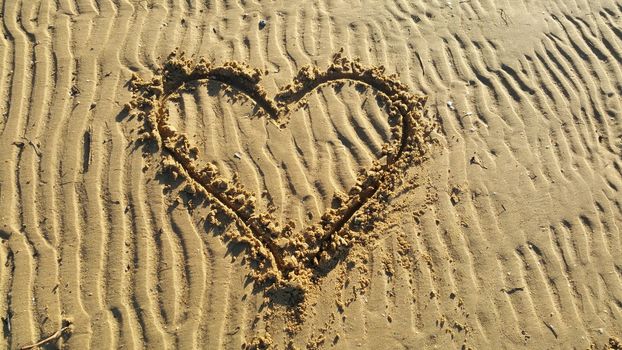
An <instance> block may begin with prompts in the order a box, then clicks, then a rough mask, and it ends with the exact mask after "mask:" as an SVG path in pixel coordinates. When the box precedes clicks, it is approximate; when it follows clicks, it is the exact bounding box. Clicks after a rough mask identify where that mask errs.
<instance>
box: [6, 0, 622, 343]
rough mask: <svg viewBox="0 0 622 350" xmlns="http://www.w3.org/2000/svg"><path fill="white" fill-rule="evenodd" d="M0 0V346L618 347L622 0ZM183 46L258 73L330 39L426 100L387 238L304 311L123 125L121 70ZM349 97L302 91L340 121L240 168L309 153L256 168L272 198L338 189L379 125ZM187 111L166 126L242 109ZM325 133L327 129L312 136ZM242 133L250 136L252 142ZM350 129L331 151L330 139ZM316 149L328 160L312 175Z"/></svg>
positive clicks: (315, 53)
mask: <svg viewBox="0 0 622 350" xmlns="http://www.w3.org/2000/svg"><path fill="white" fill-rule="evenodd" d="M1 13H2V16H1V20H2V26H0V31H1V33H2V35H0V48H1V49H0V165H1V166H0V238H2V241H3V244H2V245H1V246H0V317H1V321H2V325H3V337H0V347H3V348H20V347H22V346H26V345H28V344H33V343H36V342H37V341H39V340H41V339H44V338H46V337H48V336H50V335H53V334H54V333H55V332H57V331H59V330H60V329H62V328H63V327H64V326H65V325H66V324H67V323H70V324H71V326H70V328H69V329H68V330H67V331H64V332H62V334H60V335H59V337H56V338H54V339H53V340H52V341H51V343H54V344H56V345H59V346H60V344H61V343H62V345H63V346H65V347H67V348H70V349H84V348H89V347H91V348H106V349H107V348H153V349H160V348H175V347H179V348H207V349H217V348H228V349H229V348H230V349H240V348H241V347H242V346H243V344H251V343H252V344H256V345H261V344H266V343H271V344H272V346H273V347H276V348H286V346H287V344H288V343H289V342H291V343H292V344H294V345H296V346H298V347H301V348H304V347H317V348H358V347H361V348H409V349H417V348H432V347H438V348H462V347H463V346H464V348H477V349H480V348H498V347H502V348H508V349H510V348H538V349H539V348H590V347H592V346H593V347H595V348H599V349H600V348H604V347H606V346H610V347H612V348H615V346H616V340H615V337H618V338H619V337H620V334H622V321H621V319H622V254H621V253H620V251H621V248H622V243H621V237H620V227H621V226H622V195H621V193H620V192H621V191H622V159H621V154H622V123H621V120H622V106H621V104H622V102H621V99H620V98H621V97H622V66H621V64H620V63H621V61H622V17H621V16H622V2H620V1H615V0H598V1H587V0H571V1H561V0H553V1H533V0H529V1H528V0H520V1H498V2H495V1H488V0H467V1H456V0H454V1H451V2H446V1H420V0H414V1H402V0H397V1H382V2H380V1H341V0H331V1H300V2H289V1H276V2H267V3H265V4H263V3H261V4H260V3H259V2H249V1H239V2H236V1H194V0H187V1H186V0H170V1H166V0H143V1H135V0H60V1H37V0H25V1H20V0H4V1H2V3H1ZM260 19H265V20H266V26H265V27H264V28H263V29H262V28H260V26H259V25H258V22H259V20H260ZM177 47H179V48H180V49H183V51H185V52H186V54H187V55H194V56H196V57H199V56H202V57H206V58H208V59H210V60H211V61H213V62H215V63H222V62H225V61H230V60H236V61H241V62H246V63H248V64H249V65H251V66H252V67H254V68H259V69H263V70H267V71H268V72H269V75H268V76H267V77H266V78H265V80H266V87H267V90H268V92H269V93H271V94H273V93H275V92H276V89H277V87H279V86H283V85H285V84H287V83H288V82H289V81H291V79H292V77H293V76H294V75H295V74H296V72H297V71H298V70H299V69H300V68H301V67H303V66H305V65H309V64H314V65H317V66H319V67H324V66H327V65H328V64H329V62H330V60H331V58H332V55H333V54H334V53H335V52H337V51H339V49H341V48H343V49H344V54H345V55H346V56H347V57H358V58H360V59H361V61H362V63H363V64H366V65H374V66H376V65H384V66H385V67H386V69H387V72H388V73H397V74H398V77H399V80H400V81H401V82H402V83H404V84H406V85H408V86H409V87H410V89H411V91H412V92H414V93H421V94H425V95H428V96H429V100H428V103H427V108H428V111H429V113H431V115H433V116H435V117H437V118H438V120H439V121H440V124H441V127H442V130H443V136H441V137H440V139H441V142H440V145H439V146H438V147H436V148H435V149H434V150H433V152H432V154H431V156H430V159H429V160H428V161H427V162H425V163H424V164H422V165H421V166H420V167H415V168H412V169H411V170H410V171H409V172H407V173H406V174H404V176H405V177H406V178H408V179H413V181H414V182H416V183H417V186H415V187H414V188H412V189H409V190H406V189H405V190H404V191H398V193H396V195H395V196H394V197H393V199H392V202H391V203H392V205H391V207H390V208H392V209H391V210H390V212H389V213H388V214H387V217H386V221H387V223H389V224H387V226H386V227H384V228H383V231H382V239H379V240H377V241H375V242H374V243H373V244H371V245H370V246H367V247H364V248H361V249H360V250H359V251H358V252H357V253H356V254H352V261H351V264H348V263H342V264H340V265H338V266H337V267H335V268H334V270H333V271H331V273H330V274H329V275H328V276H326V278H325V279H323V280H322V281H321V283H320V285H319V286H318V288H320V290H321V294H320V297H318V298H316V299H315V305H312V306H311V307H309V308H308V309H307V313H306V315H305V319H304V320H303V323H302V325H301V327H300V328H296V325H295V322H292V321H291V320H288V319H286V313H287V312H286V311H283V307H279V306H278V305H277V306H273V307H269V308H267V307H264V306H262V305H264V302H265V301H266V300H265V299H264V295H263V294H262V293H261V291H259V292H257V291H256V292H253V285H252V283H249V281H248V279H247V276H248V274H249V273H251V269H250V268H248V267H247V266H245V265H242V264H241V260H242V259H241V258H242V253H241V252H239V251H235V250H232V248H231V247H230V246H227V245H226V244H224V243H223V240H222V239H221V236H222V232H221V231H219V230H217V229H215V228H212V227H211V226H209V225H206V224H205V223H204V221H203V219H204V218H205V216H206V213H205V211H204V210H202V209H201V208H196V209H191V208H189V206H188V205H187V203H185V202H184V200H183V198H184V196H183V194H180V193H178V192H175V191H173V192H172V193H168V192H167V193H164V194H163V184H162V182H161V181H159V180H158V166H157V164H156V163H155V162H150V161H149V160H148V159H146V158H144V157H143V152H142V151H141V150H140V149H139V148H138V147H137V146H136V145H135V141H136V140H137V139H138V138H139V133H138V129H139V128H140V127H141V125H142V124H141V123H140V122H139V121H138V120H136V118H131V117H130V116H129V115H127V113H125V112H124V105H125V104H126V103H127V102H128V101H130V99H131V93H130V91H129V89H128V82H129V81H130V79H131V76H132V74H133V73H136V74H138V75H139V76H141V77H144V78H150V77H151V76H152V75H153V72H155V71H156V70H157V69H158V67H159V66H160V65H161V64H162V62H163V61H164V60H165V58H166V57H167V56H168V55H169V54H170V53H171V52H172V51H174V50H175V48H177ZM346 93H348V91H345V92H344V94H346ZM350 98H352V97H350V96H341V95H339V94H335V93H334V92H332V91H330V90H326V91H324V90H322V91H320V92H318V93H317V96H316V97H314V99H316V101H314V103H315V104H314V105H315V107H313V106H312V107H311V108H317V110H318V113H329V112H330V113H331V115H332V112H333V111H335V112H337V111H339V110H341V111H342V112H340V114H339V116H338V118H336V119H334V120H337V121H339V123H341V124H340V125H326V124H321V123H319V122H318V123H315V119H312V118H311V117H309V118H308V119H305V123H306V124H305V125H304V126H303V125H300V126H299V127H298V126H296V127H295V128H293V129H292V130H295V131H294V132H300V133H302V132H307V133H309V132H314V131H315V130H317V135H316V134H315V133H314V134H312V135H313V137H311V136H308V135H306V136H305V135H301V136H304V137H307V138H309V139H310V140H313V142H309V141H307V144H306V145H301V146H300V148H301V149H302V151H301V152H298V151H297V149H296V148H291V147H290V146H287V147H283V148H282V149H279V150H278V151H274V152H275V153H272V154H271V153H267V154H263V157H264V159H265V164H264V165H262V164H259V165H251V164H248V165H247V166H248V167H249V168H248V171H247V174H249V175H248V176H251V177H252V178H253V179H252V180H251V181H255V182H259V184H258V185H257V186H262V184H261V182H260V180H259V179H265V177H264V175H257V174H256V173H258V172H259V170H258V169H262V168H264V167H272V168H273V169H275V168H279V169H278V170H279V171H278V173H280V174H284V173H285V172H284V171H283V167H282V164H281V163H280V162H281V161H283V159H285V162H288V161H289V162H291V164H301V163H302V164H304V155H305V154H306V155H310V156H311V157H312V158H314V157H317V159H316V160H315V162H316V165H315V167H314V166H313V165H312V163H309V164H311V165H310V166H308V167H304V168H302V169H301V168H300V165H298V169H296V168H287V169H288V170H289V169H291V171H292V172H293V173H294V174H298V175H295V176H292V177H289V178H288V177H285V176H281V177H280V179H273V180H272V181H275V182H278V184H276V183H275V184H272V185H268V184H267V183H266V185H265V186H266V187H267V190H268V192H269V193H271V195H272V196H273V197H275V198H279V199H278V200H277V201H278V203H277V204H278V206H280V207H281V210H283V212H282V213H279V215H281V217H282V218H287V217H295V218H298V217H300V216H301V214H300V211H299V209H295V208H300V204H299V202H296V200H295V199H292V201H294V202H296V206H291V207H290V206H288V203H289V199H290V194H288V193H286V191H292V192H293V190H292V189H296V188H298V187H297V186H302V187H306V186H307V184H308V183H309V179H310V178H322V179H323V180H324V181H326V184H325V185H324V186H326V187H330V190H327V191H328V192H327V193H329V192H330V191H336V190H338V189H341V188H342V187H346V185H345V184H341V182H342V181H351V178H350V180H348V179H349V176H351V175H350V173H351V172H352V171H353V170H352V169H353V168H354V167H355V166H354V161H356V162H358V161H364V158H365V157H368V156H369V155H371V154H375V152H376V149H375V148H374V146H372V145H373V144H374V142H371V143H370V142H369V141H370V140H377V141H379V140H380V139H381V138H382V135H383V134H382V133H381V132H378V135H377V136H366V135H361V133H362V132H364V130H382V126H380V125H374V126H373V127H370V126H367V128H364V127H362V124H356V123H354V122H352V120H351V119H350V118H348V119H346V118H345V117H344V115H352V116H353V115H358V116H361V112H360V111H356V112H355V111H345V110H344V109H345V108H346V107H344V105H342V104H341V102H340V101H343V100H345V99H348V100H349V99H350ZM357 104H358V103H353V104H351V105H357ZM195 106H198V104H197V105H195ZM189 108H193V107H189ZM210 108H220V107H219V105H217V104H211V103H210ZM321 111H324V112H321ZM366 111H367V110H366ZM220 113H221V114H220V115H225V116H226V115H227V113H230V112H227V111H220ZM185 114H187V115H190V114H192V113H191V110H189V112H188V113H185ZM217 115H219V114H214V116H213V117H214V118H215V117H216V116H217ZM313 118H320V119H321V118H324V117H323V116H322V115H321V114H316V113H314V117H313ZM340 118H343V119H340ZM180 120H181V114H180ZM202 120H203V119H202ZM202 120H199V119H192V118H188V119H184V121H183V123H186V124H184V128H185V129H186V130H191V129H197V130H198V129H201V130H202V131H201V132H214V133H217V132H219V130H222V128H231V129H230V131H231V132H232V133H235V132H238V131H240V132H241V130H244V128H245V126H244V125H239V126H236V125H227V124H221V125H220V126H219V128H221V129H219V128H215V129H211V128H203V126H202V125H201V123H203V121H202ZM205 120H209V119H205ZM323 120H327V119H323ZM348 120H349V122H348ZM348 123H351V124H348ZM361 123H363V122H361ZM340 131H341V132H343V135H344V136H343V137H342V138H339V137H335V135H334V134H333V135H327V134H326V133H333V132H334V133H338V132H340ZM254 132H257V131H256V130H254ZM260 132H263V133H267V132H268V131H261V130H260ZM222 135H225V134H222ZM198 137H199V138H201V136H200V135H199V136H198ZM322 137H326V138H327V139H326V140H328V138H330V140H332V141H331V142H334V143H335V142H336V140H338V141H339V143H338V144H336V145H332V146H333V147H334V148H333V150H327V149H322V148H321V146H319V147H318V145H319V144H321V142H322ZM223 138H224V136H220V139H214V141H210V142H211V143H206V145H205V147H206V148H208V147H209V149H212V150H214V152H215V153H214V154H220V155H222V157H223V158H220V159H221V160H220V161H221V163H222V164H219V166H221V168H222V169H227V167H232V168H233V167H234V166H233V165H232V164H237V163H232V162H236V160H235V159H237V158H235V157H233V158H231V157H232V151H233V152H238V151H239V150H240V148H243V147H242V146H239V145H237V144H235V141H233V142H234V147H232V148H231V144H230V143H223V142H222V139H223ZM206 139H207V136H206ZM218 140H221V141H218ZM326 140H325V141H326ZM225 141H226V140H225ZM257 142H258V144H257V145H255V146H253V145H252V144H250V145H249V146H248V152H249V153H250V152H260V151H261V150H265V149H268V146H267V143H266V142H264V141H257ZM309 143H313V145H311V144H309ZM348 144H349V145H350V147H346V148H348V149H350V150H352V152H346V153H344V154H345V155H346V159H347V160H344V161H343V162H342V161H339V160H335V158H331V153H330V152H334V149H335V148H337V147H345V146H347V145H348ZM312 146H316V147H312ZM304 147H306V149H305V148H304ZM311 148H314V150H313V151H311ZM277 152H281V154H277ZM312 152H316V155H313V153H312ZM322 152H324V153H322ZM357 152H358V153H357ZM301 154H303V155H302V156H301ZM357 154H358V155H359V156H360V157H361V159H360V160H359V159H358V158H356V157H357ZM244 156H245V155H244ZM322 157H324V158H322ZM225 158H226V159H228V160H225ZM232 159H233V160H232ZM243 159H244V157H243ZM325 163H326V164H338V165H340V166H343V167H344V168H343V169H342V170H340V171H336V170H335V171H334V172H330V173H329V174H328V175H327V176H326V177H322V176H321V172H322V171H324V168H323V167H324V164H325ZM224 171H227V170H224ZM274 171H275V172H276V170H274ZM307 173H308V174H310V175H308V176H310V177H309V178H304V179H303V178H301V176H302V175H303V174H307ZM270 186H271V187H270ZM313 191H316V190H315V189H314V190H313ZM318 191H319V190H318ZM297 193H298V192H297ZM329 197H330V195H329V194H326V196H325V197H321V198H329ZM180 198H181V199H180ZM319 198H320V197H318V200H317V204H316V203H312V204H310V210H311V211H314V210H315V206H317V207H318V208H319V209H321V208H322V206H323V205H325V204H320V202H322V200H323V199H322V200H320V199H319ZM430 203H431V204H430ZM275 205H276V204H275ZM283 208H285V209H283ZM288 208H292V209H291V211H292V212H289V213H288V212H287V210H290V209H288ZM319 209H318V211H319ZM299 220H304V217H302V218H300V219H299ZM617 346H618V347H619V344H618V345H617Z"/></svg>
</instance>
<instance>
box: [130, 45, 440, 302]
mask: <svg viewBox="0 0 622 350" xmlns="http://www.w3.org/2000/svg"><path fill="white" fill-rule="evenodd" d="M261 75H262V74H261V72H260V71H258V70H252V69H250V68H249V67H247V66H245V65H242V64H239V63H236V62H228V63H225V64H223V65H221V66H214V65H211V64H209V63H207V62H206V61H205V60H200V61H199V62H198V63H194V62H193V61H191V60H189V59H186V58H184V56H183V54H181V55H178V54H175V53H173V54H171V56H170V57H169V59H168V61H167V62H166V63H165V64H164V66H163V68H162V69H161V71H159V72H158V74H157V75H156V76H155V77H154V78H153V79H152V80H150V81H143V80H141V79H140V78H138V77H134V78H133V79H132V82H131V89H132V91H133V92H134V98H133V100H132V101H131V103H130V105H129V108H130V109H132V110H134V111H135V112H136V113H137V114H138V115H140V116H142V117H143V118H144V120H145V132H146V133H147V135H148V136H149V137H150V138H152V139H154V140H155V141H156V142H157V143H158V145H159V146H160V149H161V150H162V151H163V154H166V155H167V156H168V158H167V161H166V162H164V163H165V165H166V166H167V168H170V169H172V170H173V171H174V172H175V173H177V174H180V175H182V176H183V177H184V178H185V179H186V180H187V181H188V184H189V187H190V188H192V190H193V191H194V192H197V193H201V194H203V195H204V196H205V198H206V199H207V200H208V201H209V202H210V203H211V204H214V207H215V208H216V209H219V210H220V212H221V213H224V214H225V215H226V216H227V217H229V218H231V219H233V220H234V221H235V222H236V223H237V224H238V226H239V228H240V230H229V231H234V232H232V233H229V238H231V239H233V240H234V241H236V242H245V243H247V244H248V246H249V248H250V249H249V252H250V257H251V258H252V260H253V262H254V264H253V266H254V267H255V268H256V269H255V271H256V273H254V277H255V278H256V279H257V280H258V281H259V282H262V283H264V282H265V283H269V284H270V285H277V286H279V285H280V286H288V287H295V288H296V289H298V290H302V291H304V290H305V289H306V287H307V286H308V285H310V284H312V283H311V282H312V281H313V280H314V279H315V278H317V277H318V276H321V275H322V274H323V273H324V272H325V271H326V270H327V269H329V268H330V266H334V263H335V261H336V260H338V258H339V257H342V256H343V255H344V254H343V253H344V252H347V251H348V249H349V248H351V247H352V246H353V245H354V244H356V243H357V242H363V241H365V240H366V239H367V237H369V235H370V231H372V229H373V226H374V223H375V222H377V221H379V220H381V219H382V209H383V206H384V205H386V203H387V199H388V198H389V197H390V195H391V193H392V190H393V188H394V187H395V186H396V185H397V184H399V182H400V179H401V176H400V175H401V174H403V171H404V170H405V169H406V168H407V167H408V166H410V165H412V164H413V163H417V162H420V161H422V160H423V159H424V157H425V153H426V150H427V148H428V146H429V144H430V142H431V141H430V140H431V132H432V131H433V130H434V128H435V124H434V122H433V121H431V120H429V119H426V118H424V116H423V113H422V111H423V106H424V104H425V101H426V98H425V97H422V96H417V95H415V94H413V93H411V92H409V90H408V88H407V87H406V86H405V85H403V84H401V83H400V82H399V81H397V78H396V76H386V75H385V74H384V69H383V68H382V67H372V68H369V67H365V66H363V65H361V64H360V63H359V62H358V61H351V60H348V59H347V58H344V57H343V56H342V55H341V54H340V53H339V54H337V55H335V57H334V59H333V62H332V64H331V65H330V66H329V67H328V68H327V69H326V70H324V71H321V70H319V69H318V68H312V67H305V68H302V69H301V70H300V72H299V73H298V74H297V76H296V77H295V78H294V79H293V81H292V84H290V85H288V86H286V87H284V88H282V89H281V90H280V92H279V93H278V94H277V95H276V96H275V97H274V98H269V97H267V94H266V92H265V90H264V88H263V87H262V86H261V84H260V82H261ZM207 81H217V82H219V83H221V84H223V85H224V86H227V89H229V90H230V91H229V92H231V93H234V94H239V95H240V96H244V97H246V98H248V99H250V100H251V101H253V103H254V104H255V105H256V107H257V108H256V109H257V111H258V113H259V114H260V115H261V116H262V117H264V118H268V119H270V120H271V121H272V122H274V123H276V124H278V125H279V126H280V127H282V128H286V127H287V126H288V121H289V120H288V118H287V117H288V116H289V114H290V112H291V111H292V110H295V109H297V108H298V107H300V106H301V105H302V104H303V103H304V101H305V96H307V94H309V93H310V92H312V91H314V90H315V89H317V88H319V87H320V86H324V85H327V84H343V83H344V82H345V83H347V82H350V83H354V84H357V85H360V86H362V87H364V88H365V89H372V90H374V91H375V92H376V93H377V97H378V98H377V100H378V101H379V103H382V104H384V108H382V109H383V110H384V111H386V112H387V118H389V120H391V121H392V123H390V124H393V125H395V126H394V127H392V139H391V140H390V141H389V142H387V143H386V144H385V145H384V146H383V151H382V155H381V158H379V159H378V160H376V161H374V162H373V164H372V165H371V166H370V167H369V168H367V169H363V170H362V171H361V172H360V175H359V177H358V179H357V181H356V184H355V185H354V186H353V187H352V188H351V189H350V191H349V193H348V197H347V199H346V200H344V201H343V202H342V203H341V204H340V205H339V206H338V207H335V208H331V209H328V210H327V211H326V212H325V213H324V214H323V215H322V217H321V220H320V222H319V223H317V224H314V225H310V226H308V227H306V228H303V229H302V230H296V229H295V228H294V227H292V226H291V225H289V224H286V225H280V224H279V223H278V222H277V221H276V220H275V218H274V217H273V216H272V215H271V214H270V213H267V212H262V211H261V210H259V209H258V207H257V205H256V198H257V197H258V196H257V195H255V194H253V193H250V192H249V191H247V190H246V189H245V188H244V186H242V185H241V184H240V183H238V182H237V180H232V179H226V178H223V177H222V175H221V174H220V172H219V170H218V168H217V167H216V166H215V165H214V164H211V163H207V162H204V161H203V162H202V161H201V159H200V155H199V151H198V149H197V147H196V146H195V145H193V144H192V143H191V141H190V140H189V138H188V137H187V136H186V135H184V134H183V133H180V132H178V131H177V130H176V129H175V128H174V127H173V126H172V125H171V124H170V122H169V110H168V107H167V102H169V101H170V100H171V99H172V98H173V97H175V96H178V95H179V93H181V92H182V91H183V90H184V89H185V88H187V87H188V86H190V85H191V83H192V84H195V83H197V82H207ZM214 218H215V217H214Z"/></svg>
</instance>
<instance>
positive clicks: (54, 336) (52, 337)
mask: <svg viewBox="0 0 622 350" xmlns="http://www.w3.org/2000/svg"><path fill="white" fill-rule="evenodd" d="M68 329H69V326H65V327H63V328H61V329H59V330H57V331H56V333H54V334H52V335H50V336H49V337H47V338H45V339H43V340H40V341H39V342H37V343H34V344H32V345H26V346H22V347H21V348H20V350H27V349H34V348H36V347H39V346H41V345H44V344H47V343H49V342H51V341H52V340H57V339H58V338H60V337H62V335H63V333H64V332H65V331H66V330H68Z"/></svg>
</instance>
